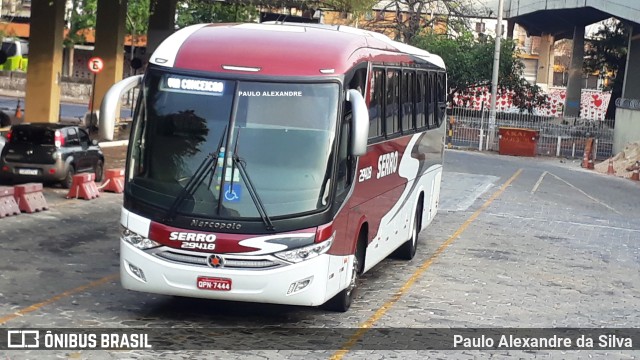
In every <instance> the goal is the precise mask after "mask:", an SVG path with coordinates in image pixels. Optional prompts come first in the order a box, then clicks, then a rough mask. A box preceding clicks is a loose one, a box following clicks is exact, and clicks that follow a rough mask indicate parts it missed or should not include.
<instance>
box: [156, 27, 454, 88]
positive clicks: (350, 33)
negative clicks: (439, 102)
mask: <svg viewBox="0 0 640 360" xmlns="http://www.w3.org/2000/svg"><path fill="white" fill-rule="evenodd" d="M362 61H378V62H387V63H403V64H410V63H417V62H420V63H430V65H431V66H434V67H437V68H442V69H444V68H445V65H444V62H443V61H442V59H441V58H440V57H439V56H437V55H434V54H431V53H429V52H427V51H425V50H422V49H419V48H416V47H413V46H409V45H406V44H403V43H400V42H396V41H393V40H391V39H389V38H388V37H387V36H385V35H382V34H378V33H374V32H371V31H367V30H361V29H356V28H352V27H348V26H331V25H319V24H299V23H284V24H283V23H263V24H252V23H247V24H200V25H193V26H189V27H186V28H184V29H181V30H179V31H177V32H175V33H174V34H173V35H171V36H170V37H168V38H167V39H166V40H165V41H164V42H163V43H162V44H161V45H160V46H159V47H158V49H157V50H156V51H155V52H154V53H153V55H152V57H151V60H150V62H151V63H153V64H157V65H160V66H164V67H175V68H181V69H188V70H199V71H207V72H228V73H245V74H246V73H254V74H263V75H274V76H321V75H335V74H343V73H345V72H346V71H348V70H349V69H350V68H351V67H352V66H354V65H355V64H357V63H359V62H362Z"/></svg>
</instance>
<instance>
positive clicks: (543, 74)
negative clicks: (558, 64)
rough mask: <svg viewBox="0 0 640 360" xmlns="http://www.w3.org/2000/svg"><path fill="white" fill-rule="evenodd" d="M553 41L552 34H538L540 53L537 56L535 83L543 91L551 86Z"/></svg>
mask: <svg viewBox="0 0 640 360" xmlns="http://www.w3.org/2000/svg"><path fill="white" fill-rule="evenodd" d="M554 43H555V39H554V37H553V35H551V34H545V33H543V34H542V35H541V36H540V55H539V57H538V71H537V74H536V84H537V85H538V86H540V87H541V88H542V89H543V90H544V91H548V90H549V87H551V86H553V62H554V53H553V44H554Z"/></svg>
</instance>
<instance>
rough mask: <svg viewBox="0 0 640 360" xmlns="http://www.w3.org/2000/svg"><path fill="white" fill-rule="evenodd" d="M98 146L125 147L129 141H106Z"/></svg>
mask: <svg viewBox="0 0 640 360" xmlns="http://www.w3.org/2000/svg"><path fill="white" fill-rule="evenodd" d="M98 145H100V147H101V148H110V147H117V146H127V145H129V140H117V141H106V142H101V143H99V144H98Z"/></svg>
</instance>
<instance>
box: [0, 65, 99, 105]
mask: <svg viewBox="0 0 640 360" xmlns="http://www.w3.org/2000/svg"><path fill="white" fill-rule="evenodd" d="M26 82H27V76H26V73H20V72H8V71H7V72H0V89H2V90H3V91H6V92H8V93H9V95H15V96H20V97H24V91H25V86H26ZM60 90H61V96H62V98H63V101H73V102H88V101H89V96H90V94H91V84H90V83H87V82H86V81H85V82H78V81H70V80H65V79H64V78H63V79H62V82H61V86H60Z"/></svg>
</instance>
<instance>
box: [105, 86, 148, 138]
mask: <svg viewBox="0 0 640 360" xmlns="http://www.w3.org/2000/svg"><path fill="white" fill-rule="evenodd" d="M140 83H142V75H136V76H131V77H128V78H126V79H122V80H120V81H119V82H117V83H115V84H114V85H113V86H111V88H109V91H107V93H106V94H105V95H104V98H102V105H101V106H100V118H99V119H98V128H99V129H100V130H99V136H100V139H103V140H113V131H114V129H115V126H116V119H117V118H119V117H120V114H119V112H120V99H121V98H122V96H123V95H124V94H125V93H126V92H127V91H129V90H131V89H133V88H134V87H136V86H138V85H140Z"/></svg>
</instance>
